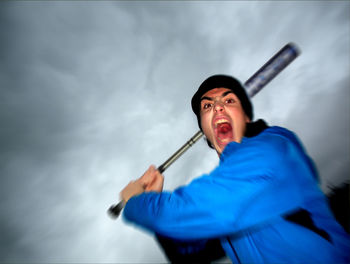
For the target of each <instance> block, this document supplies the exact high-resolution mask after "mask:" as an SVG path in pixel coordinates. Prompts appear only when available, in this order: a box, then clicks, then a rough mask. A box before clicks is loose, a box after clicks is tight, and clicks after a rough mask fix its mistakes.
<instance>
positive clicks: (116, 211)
mask: <svg viewBox="0 0 350 264" xmlns="http://www.w3.org/2000/svg"><path fill="white" fill-rule="evenodd" d="M202 136H203V132H202V131H201V130H199V131H198V132H197V133H196V134H194V136H193V137H191V138H190V140H188V141H187V142H186V143H185V144H184V145H183V146H182V147H181V148H179V149H178V150H177V151H176V152H175V153H174V154H173V155H172V156H171V157H170V158H169V159H167V160H166V161H165V162H164V163H163V164H162V165H160V166H159V167H158V168H157V170H158V171H159V172H160V173H163V172H164V171H165V170H166V169H167V168H168V167H169V166H170V165H171V164H173V163H174V161H175V160H177V159H178V158H179V157H180V156H181V155H182V154H183V153H185V152H186V150H187V149H189V148H190V147H192V146H193V145H194V144H195V143H196V142H197V141H198V140H199V139H200V138H201V137H202ZM124 206H125V201H120V202H119V203H118V204H114V205H112V206H111V207H110V208H109V209H108V214H109V215H110V216H111V217H112V218H113V219H115V218H117V217H118V216H119V215H120V212H121V211H122V210H123V208H124Z"/></svg>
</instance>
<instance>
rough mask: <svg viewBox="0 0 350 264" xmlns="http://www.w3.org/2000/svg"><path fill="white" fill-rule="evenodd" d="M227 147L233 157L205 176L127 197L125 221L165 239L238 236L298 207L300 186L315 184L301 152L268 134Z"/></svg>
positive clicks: (285, 140)
mask: <svg viewBox="0 0 350 264" xmlns="http://www.w3.org/2000/svg"><path fill="white" fill-rule="evenodd" d="M228 147H231V148H233V149H232V150H231V152H232V153H231V154H230V155H227V156H226V157H224V159H223V160H222V161H221V163H220V166H218V167H217V168H216V169H215V170H214V171H213V172H212V173H210V174H209V175H204V176H202V177H200V178H198V179H196V180H194V181H192V182H191V183H190V184H189V185H187V186H184V187H181V188H178V189H176V190H175V191H174V192H161V193H152V192H151V193H143V194H141V195H139V196H136V197H133V198H131V199H130V200H129V201H128V203H127V204H126V206H125V209H124V213H123V215H124V218H125V219H126V220H127V221H131V222H133V223H135V224H137V225H139V226H141V227H143V228H145V229H147V230H149V231H152V232H157V233H159V234H162V235H164V236H167V237H172V238H177V239H200V238H213V237H220V236H225V235H228V234H230V235H233V234H237V235H239V232H241V231H243V230H246V229H247V228H258V227H259V225H261V224H264V222H265V221H267V220H271V219H273V218H275V217H280V215H282V214H284V213H287V212H289V211H291V210H293V209H296V208H297V207H299V206H301V204H302V202H303V195H305V194H303V191H304V190H303V189H301V187H299V186H304V187H305V186H306V185H310V184H311V181H314V179H313V175H312V173H313V171H312V170H311V169H310V167H309V165H308V162H306V158H305V155H304V153H303V152H302V149H300V148H299V147H297V146H296V145H295V144H294V143H293V142H292V141H290V140H288V139H286V138H285V137H283V136H278V135H270V134H266V133H265V135H263V136H259V138H258V137H257V138H252V139H249V140H246V141H244V142H242V143H241V144H237V143H234V144H233V145H232V144H230V145H229V146H228ZM225 151H226V150H225ZM301 152H302V153H301ZM301 176H302V177H301ZM313 184H314V183H313Z"/></svg>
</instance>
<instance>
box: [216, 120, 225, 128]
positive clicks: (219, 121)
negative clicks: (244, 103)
mask: <svg viewBox="0 0 350 264" xmlns="http://www.w3.org/2000/svg"><path fill="white" fill-rule="evenodd" d="M222 123H228V121H227V120H226V119H219V120H216V121H215V127H217V126H218V125H219V124H222Z"/></svg>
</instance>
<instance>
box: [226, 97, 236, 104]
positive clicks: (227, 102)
mask: <svg viewBox="0 0 350 264" xmlns="http://www.w3.org/2000/svg"><path fill="white" fill-rule="evenodd" d="M235 102H236V101H235V99H233V98H228V99H226V101H225V103H226V104H233V103H235Z"/></svg>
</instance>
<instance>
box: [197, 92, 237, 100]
mask: <svg viewBox="0 0 350 264" xmlns="http://www.w3.org/2000/svg"><path fill="white" fill-rule="evenodd" d="M230 93H232V94H234V92H232V91H226V92H224V93H222V95H221V96H220V97H225V96H226V95H228V94H230ZM203 100H209V101H214V97H209V96H203V97H202V98H201V100H200V102H202V101H203Z"/></svg>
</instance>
